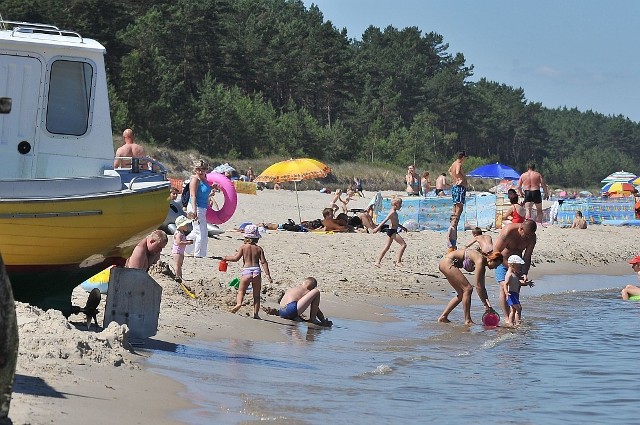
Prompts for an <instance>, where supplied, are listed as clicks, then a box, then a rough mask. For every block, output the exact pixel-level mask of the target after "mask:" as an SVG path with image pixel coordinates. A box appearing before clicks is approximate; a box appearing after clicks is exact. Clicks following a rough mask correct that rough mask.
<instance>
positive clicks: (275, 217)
mask: <svg viewBox="0 0 640 425" xmlns="http://www.w3.org/2000/svg"><path fill="white" fill-rule="evenodd" d="M391 194H392V193H391V192H386V193H384V195H385V196H389V195H391ZM298 198H299V203H300V209H301V215H302V219H303V220H311V219H315V218H320V216H321V214H320V212H321V210H322V208H324V207H325V206H327V205H328V203H329V202H330V200H331V195H328V194H321V193H319V192H315V191H304V192H298ZM367 203H368V199H363V198H356V199H355V200H353V201H352V202H351V203H350V204H349V207H350V208H364V207H365V206H366V205H367ZM289 218H291V219H293V220H295V221H298V210H297V206H296V193H295V192H293V191H290V190H280V191H262V192H258V195H255V196H254V195H244V194H240V195H239V200H238V208H237V210H236V214H235V215H234V217H233V218H232V220H231V221H230V222H228V223H225V224H223V225H221V228H223V229H225V233H223V234H221V235H219V236H217V237H216V238H210V239H209V249H208V253H209V255H210V256H214V255H230V254H233V253H234V251H235V250H236V249H237V248H238V247H239V246H240V245H241V244H242V234H241V233H240V232H237V231H234V230H233V228H234V227H235V226H237V225H238V224H240V223H242V222H249V221H250V222H254V223H258V222H272V223H283V222H285V221H286V220H287V219H289ZM488 233H489V234H490V235H492V236H493V237H494V238H495V237H497V231H489V232H488ZM402 236H403V237H404V238H405V240H406V241H407V244H408V247H407V250H406V252H405V255H404V258H403V262H404V265H403V266H402V267H395V266H394V264H393V262H394V260H393V259H394V256H395V254H396V249H397V247H396V246H392V248H391V250H390V251H389V253H388V254H387V256H386V257H385V259H384V260H383V262H382V267H381V268H379V269H378V268H376V267H373V262H374V260H375V258H376V256H377V254H378V252H379V251H380V249H381V248H382V246H383V243H384V238H385V237H386V236H384V235H382V234H367V233H350V234H339V233H336V234H325V233H296V232H286V231H269V232H267V233H265V234H264V235H263V237H262V239H261V240H260V245H261V246H262V247H263V248H264V250H265V253H266V257H267V260H268V262H269V267H270V269H271V274H272V276H273V278H274V283H273V284H269V283H268V282H266V280H265V282H264V283H263V294H262V297H263V298H262V299H263V305H265V306H276V300H277V297H278V295H279V294H281V293H282V291H284V290H285V289H286V288H288V287H290V286H292V285H295V284H297V283H298V282H300V281H301V280H302V279H303V278H304V277H306V276H314V277H316V278H317V279H318V282H319V288H320V290H321V292H322V301H321V307H322V309H323V311H324V312H325V314H326V315H327V316H329V317H330V318H331V319H332V320H334V321H335V322H339V321H340V319H351V318H354V319H362V320H371V321H381V320H393V318H392V317H389V316H388V315H387V313H388V311H387V310H386V309H385V308H384V306H385V305H390V304H421V303H435V304H441V305H442V306H443V307H444V305H445V304H446V300H448V299H449V297H450V296H451V287H450V286H449V285H448V283H447V281H446V280H445V279H444V278H443V277H442V276H441V274H440V272H439V271H438V260H439V259H440V258H441V257H442V255H443V252H444V250H445V249H446V235H445V234H444V233H440V232H432V231H423V232H413V233H406V234H403V235H402ZM639 238H640V228H635V227H608V226H598V225H594V226H590V227H589V228H588V229H586V230H578V229H563V228H558V227H546V228H540V229H539V230H538V243H537V246H536V248H535V251H534V253H533V259H532V260H533V261H532V263H533V264H532V268H531V271H530V274H529V275H530V277H531V278H533V279H536V278H538V277H540V276H542V275H544V274H569V273H596V274H618V275H622V274H629V275H630V278H629V281H630V282H633V281H634V280H635V277H633V276H631V270H630V268H629V266H628V265H626V264H625V261H626V260H628V259H630V258H632V257H633V256H635V255H637V254H638V251H637V241H638V240H639ZM470 240H471V232H469V231H466V232H460V233H459V245H460V244H461V243H466V242H468V241H470ZM172 268H173V260H172V258H171V252H170V245H169V246H168V247H167V248H165V250H164V251H163V254H162V257H161V260H160V262H159V263H158V264H157V265H156V266H154V267H153V268H152V270H151V271H150V274H151V276H153V277H154V279H156V281H157V282H158V283H159V284H160V285H161V286H162V287H163V295H162V304H161V312H160V318H159V325H158V328H159V329H158V334H157V335H156V336H154V337H153V338H151V339H149V340H146V341H145V345H144V346H143V347H140V346H136V347H134V348H132V347H131V346H130V345H129V343H128V341H127V335H126V332H127V328H126V326H120V325H116V324H115V323H112V324H111V325H110V326H109V327H108V328H107V329H105V330H102V328H100V329H96V327H95V326H93V327H92V329H91V330H90V331H87V330H86V325H85V324H84V323H83V322H84V317H83V316H72V317H71V318H70V321H68V320H67V319H65V318H64V317H63V316H62V315H61V314H60V313H58V312H55V311H48V312H43V311H41V310H39V309H37V308H33V307H30V306H28V305H25V304H22V303H17V310H18V320H19V328H20V354H19V358H18V370H17V377H16V385H15V392H14V397H13V400H12V403H11V411H10V417H11V419H12V420H13V421H14V423H15V424H27V423H30V424H41V423H65V424H67V425H73V424H84V423H86V422H87V420H88V418H94V419H93V420H92V419H89V420H90V421H92V422H95V423H101V420H100V417H104V416H106V415H108V417H109V422H112V423H138V424H164V423H167V424H169V423H176V421H175V420H174V419H172V418H171V416H170V412H171V411H175V410H178V409H182V408H186V407H188V406H190V403H189V401H188V400H185V399H184V398H181V397H180V395H179V394H180V391H181V386H180V384H178V383H176V382H173V381H171V380H169V379H167V378H164V377H162V376H160V375H158V374H154V373H152V372H150V371H147V370H145V369H144V360H145V359H146V358H147V357H148V356H149V352H148V351H146V349H148V348H160V349H169V350H171V349H172V347H174V346H175V344H180V343H185V342H188V341H189V339H191V338H197V339H202V340H216V339H225V338H235V339H250V340H263V341H274V342H276V341H285V340H286V336H285V334H284V333H282V332H280V331H279V326H280V323H286V321H284V320H283V319H280V318H277V317H274V316H267V315H266V313H264V312H263V313H261V316H262V318H263V320H252V319H249V318H248V316H249V315H250V314H251V313H252V306H251V305H250V304H249V301H250V297H249V296H247V297H245V305H244V306H243V307H242V308H241V309H240V311H238V313H236V314H232V313H229V309H230V307H231V306H232V305H234V304H235V294H236V292H235V290H233V289H232V288H229V286H228V283H229V281H231V280H232V279H233V278H235V277H237V276H239V274H240V269H241V264H239V263H230V264H229V267H228V271H227V272H225V273H223V272H219V271H218V261H217V260H214V259H212V258H186V259H185V264H184V266H183V269H184V273H183V274H184V277H185V279H186V282H185V283H186V284H187V285H189V286H190V287H191V288H192V289H193V291H194V292H195V294H196V295H197V298H196V299H192V298H189V297H188V296H186V295H185V293H184V292H183V291H182V289H180V286H179V285H178V284H177V283H176V282H175V281H174V280H173V279H172V278H171V275H172V271H171V269H172ZM492 283H493V272H488V284H492ZM578 287H579V283H576V288H578ZM87 296H88V294H87V293H86V292H85V291H83V290H82V289H80V288H77V289H76V290H75V291H74V304H77V305H83V304H84V302H85V301H86V298H87ZM493 301H494V303H495V302H496V301H495V300H493ZM104 303H105V301H104V297H103V300H102V302H101V305H100V310H104ZM476 307H477V308H479V307H478V302H477V300H475V299H474V307H473V308H476ZM433 320H436V317H434V318H433ZM98 323H99V324H100V325H102V313H100V314H99V316H98ZM95 418H98V419H95Z"/></svg>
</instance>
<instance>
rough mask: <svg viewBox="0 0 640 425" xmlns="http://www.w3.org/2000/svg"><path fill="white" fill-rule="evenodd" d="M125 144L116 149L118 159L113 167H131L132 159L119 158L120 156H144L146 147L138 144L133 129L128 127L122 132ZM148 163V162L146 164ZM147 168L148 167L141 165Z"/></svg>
mask: <svg viewBox="0 0 640 425" xmlns="http://www.w3.org/2000/svg"><path fill="white" fill-rule="evenodd" d="M122 138H123V139H124V144H123V145H122V146H120V147H119V148H118V150H116V159H115V160H114V161H113V168H120V167H129V166H131V161H129V160H125V159H119V157H139V158H141V157H144V156H145V153H144V148H143V147H142V146H140V145H139V144H137V143H136V142H135V140H134V138H133V130H131V129H130V128H127V129H126V130H125V131H124V132H123V133H122ZM145 165H146V164H145ZM141 168H146V167H141Z"/></svg>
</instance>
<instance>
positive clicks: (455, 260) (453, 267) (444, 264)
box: [438, 249, 502, 325]
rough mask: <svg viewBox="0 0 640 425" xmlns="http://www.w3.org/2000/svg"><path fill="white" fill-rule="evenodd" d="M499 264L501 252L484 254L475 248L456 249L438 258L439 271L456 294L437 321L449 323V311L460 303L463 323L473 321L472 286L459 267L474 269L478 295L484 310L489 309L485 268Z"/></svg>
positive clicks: (467, 323) (470, 323)
mask: <svg viewBox="0 0 640 425" xmlns="http://www.w3.org/2000/svg"><path fill="white" fill-rule="evenodd" d="M500 264H502V254H500V253H499V252H492V253H491V254H489V255H487V256H485V255H484V254H482V253H481V252H478V251H476V250H471V249H458V250H456V251H452V252H449V253H447V255H445V256H444V257H443V258H442V260H440V271H441V272H442V274H444V276H445V277H446V278H447V280H448V281H449V284H450V285H451V286H452V287H453V289H455V290H456V292H457V294H456V296H455V297H453V298H452V299H451V301H449V304H447V307H446V308H445V309H444V311H443V312H442V314H441V315H440V317H439V318H438V322H444V323H449V322H450V320H449V313H451V312H452V311H453V309H454V308H456V307H457V306H458V304H460V303H462V310H463V312H464V324H465V325H472V324H473V323H474V322H473V320H471V294H473V286H472V285H471V283H469V280H468V279H467V278H466V277H465V275H464V274H462V271H461V270H460V269H461V268H462V269H465V270H466V271H468V272H473V271H475V276H476V288H477V290H478V296H479V297H480V301H482V303H483V304H484V307H485V310H486V311H489V310H490V309H491V304H490V303H489V296H488V295H487V288H486V287H485V279H484V275H485V270H486V268H487V267H488V268H490V269H495V268H496V267H498V266H499V265H500Z"/></svg>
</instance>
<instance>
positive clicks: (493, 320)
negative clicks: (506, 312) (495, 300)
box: [482, 308, 500, 328]
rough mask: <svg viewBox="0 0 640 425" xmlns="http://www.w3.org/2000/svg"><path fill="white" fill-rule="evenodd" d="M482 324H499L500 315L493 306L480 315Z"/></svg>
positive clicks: (490, 325)
mask: <svg viewBox="0 0 640 425" xmlns="http://www.w3.org/2000/svg"><path fill="white" fill-rule="evenodd" d="M482 324H483V325H485V326H488V327H492V328H495V327H496V326H498V325H499V324H500V315H499V314H498V312H497V311H495V310H494V309H493V308H492V309H491V310H489V311H485V313H484V314H483V315H482Z"/></svg>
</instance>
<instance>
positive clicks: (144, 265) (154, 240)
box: [124, 230, 167, 271]
mask: <svg viewBox="0 0 640 425" xmlns="http://www.w3.org/2000/svg"><path fill="white" fill-rule="evenodd" d="M166 245H167V234H166V233H165V232H163V231H162V230H154V231H153V232H152V233H151V234H150V235H149V236H147V237H145V238H144V239H143V240H141V241H140V242H138V245H136V247H135V248H134V249H133V253H132V254H131V257H129V259H128V260H127V262H126V263H125V265H124V266H125V267H127V268H129V269H140V270H144V271H149V267H151V266H152V265H154V264H155V263H156V261H158V260H159V259H160V252H162V248H164V247H165V246H166Z"/></svg>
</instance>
